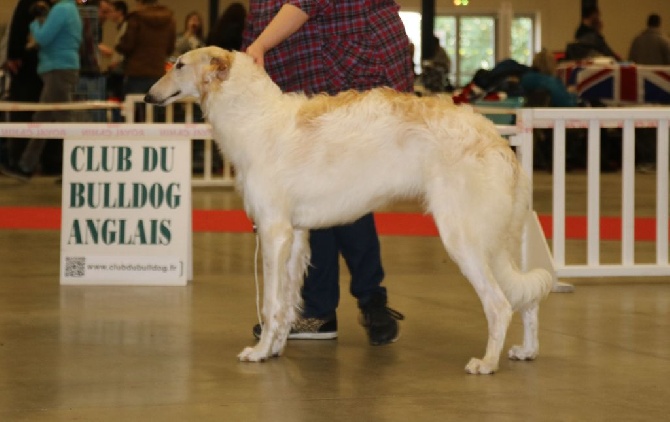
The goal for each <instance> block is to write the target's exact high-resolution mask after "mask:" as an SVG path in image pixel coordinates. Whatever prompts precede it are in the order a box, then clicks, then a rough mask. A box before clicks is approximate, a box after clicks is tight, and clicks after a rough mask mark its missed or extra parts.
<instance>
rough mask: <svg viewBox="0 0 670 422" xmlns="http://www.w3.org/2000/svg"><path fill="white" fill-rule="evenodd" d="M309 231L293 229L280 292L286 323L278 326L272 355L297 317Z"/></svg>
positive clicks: (278, 350)
mask: <svg viewBox="0 0 670 422" xmlns="http://www.w3.org/2000/svg"><path fill="white" fill-rule="evenodd" d="M309 258H310V250H309V231H308V230H303V229H295V230H294V231H293V241H292V243H291V253H290V255H289V258H288V266H287V272H288V273H287V282H288V283H287V286H286V288H283V289H282V291H281V292H280V293H281V295H282V300H284V302H285V303H286V306H287V312H288V317H287V322H288V325H283V326H280V328H279V330H280V331H279V333H278V336H277V337H276V338H275V339H274V342H273V343H272V355H280V354H281V352H282V351H283V350H284V346H285V345H286V340H287V338H288V334H289V331H290V329H291V326H292V324H293V322H294V321H295V320H296V318H297V317H298V313H299V310H300V305H301V302H302V296H301V294H300V293H301V292H300V288H301V287H302V285H303V281H304V278H305V274H306V273H307V266H308V265H309Z"/></svg>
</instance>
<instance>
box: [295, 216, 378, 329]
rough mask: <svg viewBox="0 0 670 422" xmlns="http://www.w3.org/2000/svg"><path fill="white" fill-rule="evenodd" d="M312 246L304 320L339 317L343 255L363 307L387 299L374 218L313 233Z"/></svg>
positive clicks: (306, 283)
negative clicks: (375, 299) (374, 299)
mask: <svg viewBox="0 0 670 422" xmlns="http://www.w3.org/2000/svg"><path fill="white" fill-rule="evenodd" d="M309 244H310V247H311V249H312V260H311V265H310V267H309V268H308V271H307V277H306V278H305V284H304V286H303V289H302V297H303V300H304V309H303V316H304V317H307V318H330V317H332V316H334V315H335V310H336V309H337V305H338V304H339V301H340V284H339V278H340V268H339V254H340V253H341V254H342V257H343V258H344V261H345V262H346V264H347V267H348V268H349V272H350V273H351V284H350V287H349V288H350V292H351V294H352V295H353V296H354V297H355V298H356V299H358V306H359V307H360V306H363V305H365V304H366V303H367V301H368V300H370V297H371V296H372V295H374V294H381V295H383V296H386V288H384V287H382V286H381V282H382V280H383V279H384V269H383V268H382V263H381V252H380V249H379V238H378V237H377V229H376V227H375V222H374V218H373V216H372V214H367V215H365V216H363V217H361V218H360V219H358V220H356V221H355V222H353V223H351V224H347V225H344V226H336V227H331V228H327V229H319V230H311V231H310V238H309Z"/></svg>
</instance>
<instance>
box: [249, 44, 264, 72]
mask: <svg viewBox="0 0 670 422" xmlns="http://www.w3.org/2000/svg"><path fill="white" fill-rule="evenodd" d="M246 53H247V54H248V55H250V56H251V57H252V58H253V59H254V63H256V64H257V65H259V66H260V67H265V62H264V60H263V57H264V56H265V49H264V48H263V46H261V45H260V44H259V43H258V42H257V41H254V42H253V43H251V45H250V46H249V47H247V51H246Z"/></svg>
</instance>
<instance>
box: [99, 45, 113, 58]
mask: <svg viewBox="0 0 670 422" xmlns="http://www.w3.org/2000/svg"><path fill="white" fill-rule="evenodd" d="M98 50H100V53H101V54H102V55H103V56H106V57H111V56H112V55H113V54H114V49H112V48H111V47H109V46H107V45H105V44H98Z"/></svg>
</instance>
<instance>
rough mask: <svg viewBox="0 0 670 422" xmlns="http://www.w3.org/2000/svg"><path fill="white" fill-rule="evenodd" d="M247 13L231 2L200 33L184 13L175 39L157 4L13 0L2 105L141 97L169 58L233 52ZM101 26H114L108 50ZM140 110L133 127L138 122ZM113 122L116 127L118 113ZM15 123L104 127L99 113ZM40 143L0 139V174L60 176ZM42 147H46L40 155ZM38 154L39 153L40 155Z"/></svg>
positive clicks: (199, 24) (197, 20) (168, 13)
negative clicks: (211, 50)
mask: <svg viewBox="0 0 670 422" xmlns="http://www.w3.org/2000/svg"><path fill="white" fill-rule="evenodd" d="M245 18H246V8H245V7H244V6H243V5H242V4H241V3H233V4H232V5H231V6H230V7H229V8H228V9H227V10H226V11H224V13H223V14H222V16H221V19H220V21H219V23H218V24H217V25H216V26H215V27H214V28H213V30H212V31H210V33H209V34H208V35H207V37H206V36H205V34H204V25H203V19H202V16H201V15H200V14H199V13H198V12H195V11H194V12H191V13H189V14H188V15H187V17H186V19H185V24H184V29H183V31H182V32H181V33H179V34H178V33H177V25H176V22H175V16H174V13H173V11H172V10H171V9H170V8H168V7H166V6H164V5H162V4H160V2H159V0H134V4H132V5H129V4H128V3H127V2H126V1H123V0H117V1H112V0H19V1H18V3H17V5H16V8H15V10H14V12H13V15H12V19H11V21H10V23H9V27H8V31H7V34H6V45H7V53H6V60H5V61H4V63H2V66H3V69H4V71H5V72H6V73H7V74H8V75H9V79H10V85H9V89H8V95H7V97H6V99H7V100H9V101H15V102H27V103H39V102H43V103H55V102H71V101H73V100H106V99H111V100H117V101H122V100H123V99H124V97H125V96H126V95H128V94H141V93H145V92H146V91H147V90H148V89H149V87H150V86H151V85H152V84H153V83H155V82H156V81H157V80H158V79H159V78H160V77H161V76H162V75H163V74H164V73H165V69H166V66H168V65H169V62H170V59H171V58H173V57H174V56H178V55H180V54H183V53H184V52H186V51H188V50H191V49H194V48H198V47H202V46H205V45H218V46H221V47H223V48H227V49H232V50H239V49H240V46H241V42H242V31H243V29H244V21H245ZM106 22H110V23H112V24H113V25H114V29H115V38H114V42H113V43H112V44H111V45H107V44H105V43H103V27H104V24H105V23H106ZM141 110H142V109H141V108H138V110H137V112H136V116H135V119H136V121H138V120H142V119H143V115H142V112H141ZM113 115H114V120H115V121H122V120H123V118H122V116H121V114H120V112H118V111H116V110H115V112H114V114H113ZM9 118H10V119H11V120H12V121H14V122H55V121H59V122H68V121H74V120H93V121H100V120H105V119H106V117H105V116H104V111H91V112H88V113H86V114H83V113H82V112H68V111H58V112H54V111H41V112H29V111H26V112H13V113H11V114H10V115H9ZM61 145H62V144H60V143H59V142H57V141H54V142H46V141H45V140H42V139H32V140H30V141H29V142H26V141H25V140H14V139H2V140H0V172H1V173H3V174H5V175H7V176H10V177H13V178H16V179H18V180H22V181H28V180H30V178H31V176H32V175H33V174H35V173H36V172H37V171H40V172H41V173H42V174H57V173H59V172H60V167H61V156H60V149H59V148H62V146H61ZM45 148H51V149H52V150H51V151H46V152H45ZM43 152H44V153H43Z"/></svg>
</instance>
